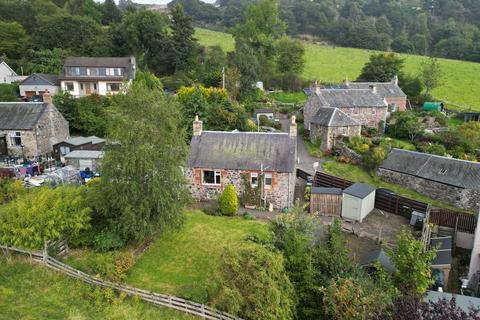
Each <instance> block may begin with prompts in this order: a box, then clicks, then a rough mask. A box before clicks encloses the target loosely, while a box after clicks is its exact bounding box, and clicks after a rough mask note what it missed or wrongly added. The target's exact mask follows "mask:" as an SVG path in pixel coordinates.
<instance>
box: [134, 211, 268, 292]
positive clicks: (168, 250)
mask: <svg viewBox="0 0 480 320" xmlns="http://www.w3.org/2000/svg"><path fill="white" fill-rule="evenodd" d="M250 234H255V235H257V236H259V237H260V238H266V237H267V235H268V228H267V225H266V224H265V223H264V222H260V221H256V220H253V221H247V220H245V219H243V218H240V217H233V218H232V217H214V216H208V215H206V214H204V213H203V212H201V211H190V212H187V222H186V224H185V225H184V226H183V228H182V229H181V230H180V231H178V232H176V233H169V234H165V235H163V236H162V237H160V238H159V239H158V240H157V241H156V242H155V243H154V244H153V245H152V246H151V247H150V248H149V249H148V250H147V251H146V252H145V253H144V254H143V255H142V256H141V257H140V258H139V259H138V260H137V262H136V263H135V265H134V266H133V268H131V269H130V270H129V272H128V279H127V282H128V283H129V284H131V285H134V286H137V287H141V288H146V289H150V290H153V291H156V292H161V293H168V294H175V295H180V296H184V297H187V298H190V299H193V300H197V301H199V300H202V299H203V294H204V292H205V290H204V288H205V286H207V285H208V284H209V283H210V282H211V280H212V278H213V275H214V273H215V271H216V268H217V265H218V263H219V261H220V256H221V253H222V251H223V248H224V247H226V246H228V245H240V244H241V243H242V242H244V241H246V237H247V236H248V235H250Z"/></svg>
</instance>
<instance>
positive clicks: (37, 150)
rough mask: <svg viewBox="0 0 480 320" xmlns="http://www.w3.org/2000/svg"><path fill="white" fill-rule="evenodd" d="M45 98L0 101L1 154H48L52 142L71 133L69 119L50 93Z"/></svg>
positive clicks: (32, 155) (27, 155) (67, 136)
mask: <svg viewBox="0 0 480 320" xmlns="http://www.w3.org/2000/svg"><path fill="white" fill-rule="evenodd" d="M43 101H44V102H0V156H17V157H21V156H25V157H27V158H29V157H38V156H45V155H50V154H51V153H52V151H53V147H52V146H53V145H54V144H56V143H58V142H60V141H63V140H65V139H68V138H69V136H70V133H69V128H68V121H67V120H65V118H64V117H63V116H62V114H61V113H60V112H59V111H58V110H57V109H56V108H55V106H54V105H53V103H52V99H51V97H50V95H49V94H48V92H47V93H45V94H44V96H43Z"/></svg>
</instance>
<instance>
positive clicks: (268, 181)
mask: <svg viewBox="0 0 480 320" xmlns="http://www.w3.org/2000/svg"><path fill="white" fill-rule="evenodd" d="M264 180H265V189H271V188H272V174H271V173H265V179H264Z"/></svg>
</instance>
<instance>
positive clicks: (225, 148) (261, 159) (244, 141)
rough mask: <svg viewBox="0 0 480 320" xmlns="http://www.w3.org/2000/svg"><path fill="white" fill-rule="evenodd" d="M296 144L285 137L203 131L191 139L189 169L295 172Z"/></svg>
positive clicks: (282, 134)
mask: <svg viewBox="0 0 480 320" xmlns="http://www.w3.org/2000/svg"><path fill="white" fill-rule="evenodd" d="M296 141H297V139H296V138H292V137H290V136H289V135H288V134H286V133H257V132H219V131H203V132H202V134H201V135H200V136H199V137H193V138H192V141H191V145H190V147H191V152H190V157H189V166H190V167H192V168H211V169H239V170H262V169H263V170H264V171H276V172H293V171H295V150H296Z"/></svg>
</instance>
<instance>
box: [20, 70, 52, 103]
mask: <svg viewBox="0 0 480 320" xmlns="http://www.w3.org/2000/svg"><path fill="white" fill-rule="evenodd" d="M18 89H19V90H20V96H22V97H25V98H28V99H30V98H32V97H33V96H37V95H40V96H41V95H43V93H45V92H49V93H50V95H51V96H54V95H55V94H56V93H57V92H58V91H59V90H60V80H58V76H57V75H55V74H46V73H34V74H32V75H30V76H28V77H27V78H26V79H25V80H23V81H22V82H20V85H19V86H18Z"/></svg>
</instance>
